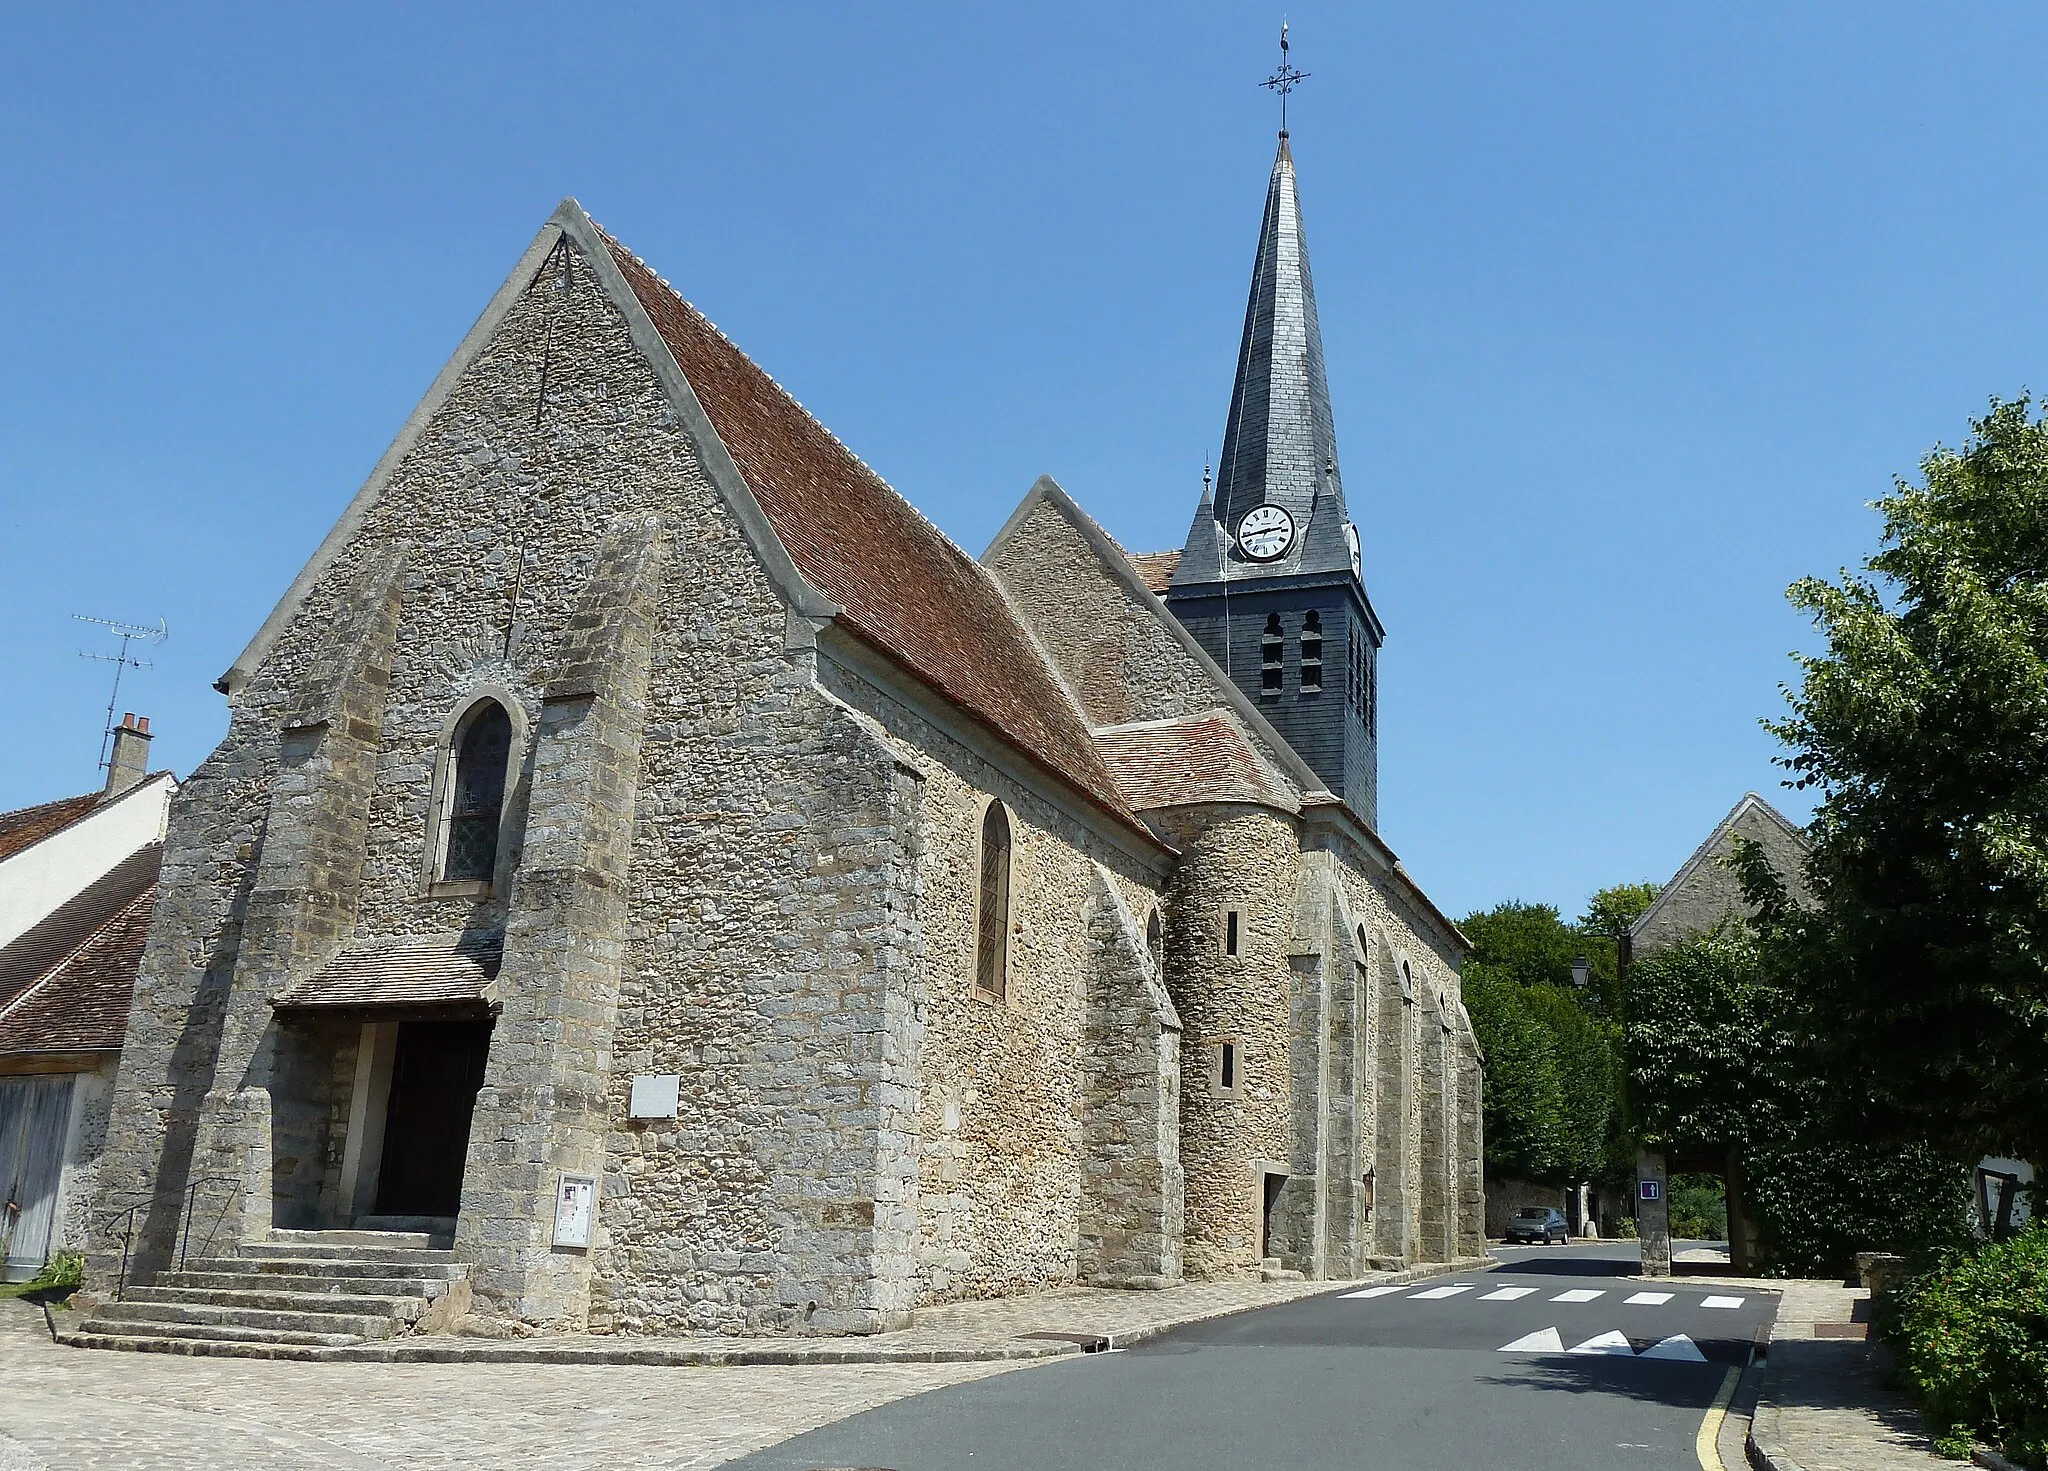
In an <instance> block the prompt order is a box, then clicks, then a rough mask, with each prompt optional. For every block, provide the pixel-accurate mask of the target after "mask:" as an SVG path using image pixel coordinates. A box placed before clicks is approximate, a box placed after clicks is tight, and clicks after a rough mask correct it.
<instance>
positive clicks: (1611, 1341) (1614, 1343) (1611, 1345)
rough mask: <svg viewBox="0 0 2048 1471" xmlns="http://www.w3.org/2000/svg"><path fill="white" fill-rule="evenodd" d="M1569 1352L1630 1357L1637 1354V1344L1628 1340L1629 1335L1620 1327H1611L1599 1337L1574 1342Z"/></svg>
mask: <svg viewBox="0 0 2048 1471" xmlns="http://www.w3.org/2000/svg"><path fill="white" fill-rule="evenodd" d="M1569 1352H1571V1353H1575V1354H1614V1355H1616V1356H1617V1357H1621V1358H1630V1359H1632V1358H1634V1357H1635V1356H1636V1351H1635V1346H1634V1345H1633V1344H1631V1343H1630V1342H1629V1341H1628V1335H1627V1334H1625V1333H1623V1332H1622V1331H1621V1330H1620V1329H1619V1328H1610V1329H1608V1330H1607V1331H1606V1332H1605V1333H1602V1334H1601V1335H1600V1336H1599V1337H1597V1338H1589V1339H1587V1340H1586V1341H1585V1342H1584V1343H1576V1344H1573V1345H1572V1347H1571V1349H1570V1350H1569Z"/></svg>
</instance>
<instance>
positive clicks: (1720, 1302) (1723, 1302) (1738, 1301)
mask: <svg viewBox="0 0 2048 1471" xmlns="http://www.w3.org/2000/svg"><path fill="white" fill-rule="evenodd" d="M1744 1301H1746V1299H1744V1298H1740V1297H1709V1298H1704V1299H1702V1300H1701V1302H1700V1306H1701V1307H1703V1308H1739V1307H1741V1306H1742V1304H1743V1303H1744Z"/></svg>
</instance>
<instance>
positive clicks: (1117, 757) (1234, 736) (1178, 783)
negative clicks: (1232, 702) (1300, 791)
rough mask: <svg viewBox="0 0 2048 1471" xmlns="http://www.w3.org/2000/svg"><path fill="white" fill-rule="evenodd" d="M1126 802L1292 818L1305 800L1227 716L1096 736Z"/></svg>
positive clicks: (1209, 714)
mask: <svg viewBox="0 0 2048 1471" xmlns="http://www.w3.org/2000/svg"><path fill="white" fill-rule="evenodd" d="M1095 738H1096V740H1097V741H1098V742H1099V743H1100V744H1101V747H1102V754H1103V756H1104V757H1105V758H1106V759H1107V760H1108V762H1109V764H1110V767H1111V768H1112V769H1113V770H1114V771H1115V772H1116V776H1117V782H1118V784H1119V785H1120V786H1121V787H1122V788H1123V793H1124V799H1125V800H1126V801H1127V802H1129V803H1130V804H1131V806H1132V807H1134V808H1136V809H1137V810H1138V811H1140V812H1142V811H1145V810H1146V809H1147V808H1152V807H1176V806H1182V805H1185V804H1188V803H1192V802H1258V803H1261V804H1263V805H1265V806H1268V807H1279V808H1282V809H1284V810H1286V811H1288V812H1297V811H1299V810H1300V809H1301V802H1300V799H1299V798H1298V797H1297V796H1295V794H1294V793H1293V792H1292V791H1291V790H1290V789H1289V788H1288V786H1287V784H1286V782H1285V781H1284V780H1283V779H1282V778H1281V777H1280V775H1279V773H1278V772H1276V771H1274V770H1273V768H1272V766H1271V765H1270V764H1268V763H1267V762H1266V761H1265V760H1264V759H1263V758H1262V757H1261V756H1260V755H1259V753H1258V751H1257V750H1256V749H1254V748H1253V746H1252V744H1251V742H1250V741H1248V740H1246V739H1245V736H1244V732H1243V731H1241V730H1240V729H1239V728H1238V726H1237V723H1236V722H1235V721H1233V720H1232V719H1231V718H1230V717H1229V716H1228V715H1227V714H1225V713H1224V712H1223V711H1222V710H1220V709H1218V710H1209V711H1205V712H1204V713H1202V714H1200V715H1188V716H1183V717H1182V718H1180V719H1178V720H1148V721H1144V722H1142V723H1140V724H1135V725H1113V726H1108V727H1106V728H1104V729H1102V730H1098V731H1097V732H1096V733H1095Z"/></svg>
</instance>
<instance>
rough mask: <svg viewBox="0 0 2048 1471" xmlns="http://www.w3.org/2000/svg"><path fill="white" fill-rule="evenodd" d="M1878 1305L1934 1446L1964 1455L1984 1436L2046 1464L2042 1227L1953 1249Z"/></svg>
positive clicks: (2023, 1458)
mask: <svg viewBox="0 0 2048 1471" xmlns="http://www.w3.org/2000/svg"><path fill="white" fill-rule="evenodd" d="M1880 1304H1881V1311H1880V1314H1879V1322H1880V1326H1881V1327H1882V1328H1883V1330H1884V1332H1885V1333H1886V1336H1887V1337H1888V1338H1889V1339H1890V1340H1891V1342H1892V1346H1893V1350H1894V1352H1895V1353H1896V1355H1897V1357H1898V1363H1899V1373H1900V1375H1901V1377H1902V1378H1903V1379H1904V1380H1905V1381H1906V1383H1907V1385H1908V1386H1909V1387H1910V1388H1911V1389H1912V1391H1913V1393H1914V1394H1915V1396H1916V1397H1917V1398H1918V1399H1919V1401H1920V1407H1921V1412H1922V1413H1923V1414H1924V1415H1925V1416H1926V1419H1927V1428H1928V1431H1929V1433H1930V1434H1931V1435H1932V1436H1933V1437H1934V1442H1935V1449H1936V1450H1938V1451H1940V1452H1941V1453H1942V1454H1943V1455H1945V1456H1956V1457H1961V1458H1967V1457H1968V1456H1969V1454H1970V1451H1971V1448H1972V1444H1973V1442H1974V1441H1975V1440H1977V1439H1979V1438H1981V1439H1983V1440H1987V1441H1990V1442H1992V1443H1993V1444H1996V1445H2002V1446H2003V1448H2004V1450H2005V1454H2006V1455H2008V1456H2010V1457H2011V1458H2012V1459H2014V1460H2016V1461H2018V1462H2020V1463H2021V1464H2022V1465H2024V1466H2029V1467H2032V1468H2034V1471H2048V1225H2040V1224H2037V1225H2035V1226H2034V1227H2033V1228H2031V1229H2030V1230H2028V1231H2026V1232H2024V1233H2023V1234H2021V1235H2019V1236H2016V1237H2014V1238H2013V1239H2012V1240H2010V1241H2006V1242H2001V1243H1998V1244H1996V1245H1991V1246H1985V1247H1983V1248H1981V1249H1979V1250H1978V1251H1976V1252H1975V1253H1974V1254H1968V1255H1956V1256H1952V1257H1950V1258H1949V1259H1948V1260H1947V1261H1945V1262H1944V1263H1942V1264H1941V1265H1940V1266H1937V1267H1935V1268H1934V1269H1933V1270H1931V1271H1929V1272H1926V1273H1923V1274H1922V1275H1920V1276H1919V1277H1916V1278H1914V1279H1913V1280H1912V1281H1910V1282H1908V1283H1906V1284H1905V1285H1904V1286H1902V1287H1900V1288H1898V1289H1897V1290H1896V1291H1895V1292H1893V1293H1891V1294H1890V1295H1888V1296H1887V1297H1885V1298H1882V1299H1880Z"/></svg>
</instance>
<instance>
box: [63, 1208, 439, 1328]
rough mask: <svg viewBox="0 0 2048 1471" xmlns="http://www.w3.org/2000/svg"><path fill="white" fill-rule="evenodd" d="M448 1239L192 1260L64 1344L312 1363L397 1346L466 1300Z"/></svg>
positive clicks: (285, 1234) (304, 1244) (359, 1236)
mask: <svg viewBox="0 0 2048 1471" xmlns="http://www.w3.org/2000/svg"><path fill="white" fill-rule="evenodd" d="M468 1270H469V1269H468V1268H467V1267H465V1266H463V1265H462V1264H460V1263H458V1262H457V1261H455V1259H454V1255H453V1253H452V1252H450V1251H449V1250H448V1249H447V1237H446V1236H444V1235H442V1234H441V1233H439V1232H426V1231H411V1232H405V1231H274V1232H272V1233H271V1239H270V1240H269V1241H262V1242H251V1243H249V1244H248V1245H246V1246H244V1247H243V1248H242V1254H241V1255H240V1256H234V1257H194V1258H192V1259H190V1260H189V1261H187V1262H186V1263H185V1265H184V1267H183V1268H182V1269H180V1270H178V1271H171V1272H162V1273H159V1274H158V1275H157V1277H156V1279H155V1280H154V1281H152V1282H150V1283H148V1284H146V1285H143V1286H137V1287H131V1288H129V1289H128V1292H127V1294H126V1296H125V1298H124V1299H123V1300H122V1301H120V1302H109V1303H102V1304H101V1305H100V1307H99V1309H98V1310H97V1311H96V1312H95V1313H94V1314H93V1316H92V1317H90V1318H89V1319H87V1320H86V1321H85V1322H84V1323H82V1324H81V1325H79V1327H78V1329H77V1330H76V1331H74V1332H69V1333H66V1334H63V1335H62V1337H63V1341H64V1342H66V1343H71V1344H76V1345H78V1346H80V1347H86V1348H121V1349H134V1350H141V1351H144V1352H157V1353H182V1354H229V1355H235V1356H240V1357H261V1358H297V1357H311V1355H310V1354H309V1353H308V1352H307V1351H308V1350H313V1349H323V1348H344V1347H347V1346H349V1345H352V1344H359V1343H368V1342H374V1341H377V1340H380V1339H389V1338H397V1337H400V1336H403V1335H405V1334H408V1333H411V1332H413V1331H414V1330H415V1328H416V1327H417V1325H418V1324H419V1322H420V1320H421V1318H422V1316H423V1315H424V1314H425V1313H426V1312H427V1310H428V1308H429V1307H430V1306H431V1305H432V1304H433V1303H434V1302H436V1301H437V1300H439V1299H441V1298H443V1297H445V1296H446V1295H447V1294H449V1293H451V1292H455V1291H458V1290H461V1291H463V1292H466V1291H467V1288H466V1286H464V1282H465V1279H466V1277H467V1275H468Z"/></svg>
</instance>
